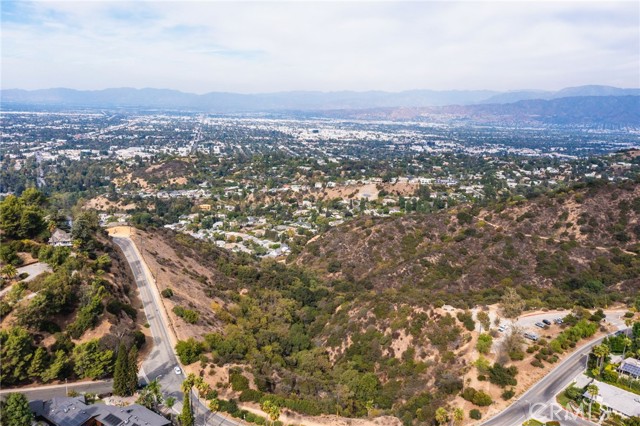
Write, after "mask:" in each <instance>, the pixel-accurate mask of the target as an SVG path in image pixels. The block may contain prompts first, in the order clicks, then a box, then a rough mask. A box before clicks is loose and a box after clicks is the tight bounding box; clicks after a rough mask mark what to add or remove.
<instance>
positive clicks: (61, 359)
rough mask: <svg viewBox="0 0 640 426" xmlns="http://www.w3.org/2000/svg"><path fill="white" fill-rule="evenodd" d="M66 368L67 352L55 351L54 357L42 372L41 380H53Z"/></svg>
mask: <svg viewBox="0 0 640 426" xmlns="http://www.w3.org/2000/svg"><path fill="white" fill-rule="evenodd" d="M66 368H67V354H65V353H64V351H63V350H58V351H56V354H55V358H54V360H53V362H52V363H51V365H49V368H47V370H46V371H45V372H44V373H42V381H43V382H45V383H46V382H49V381H51V380H55V379H57V378H58V377H59V376H60V373H62V372H63V371H64V370H65V369H66Z"/></svg>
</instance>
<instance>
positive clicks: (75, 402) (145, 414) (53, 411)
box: [29, 396, 171, 426]
mask: <svg viewBox="0 0 640 426" xmlns="http://www.w3.org/2000/svg"><path fill="white" fill-rule="evenodd" d="M29 407H30V408H31V411H33V413H34V414H35V415H36V417H40V418H44V419H46V420H48V421H49V422H50V423H53V424H54V425H56V426H82V425H85V424H87V423H88V422H89V421H90V420H91V419H96V420H98V421H99V422H100V423H102V424H104V425H107V426H122V425H137V426H167V425H169V424H171V422H170V421H169V420H167V419H165V418H164V417H162V416H159V415H158V414H156V413H154V412H152V411H150V410H148V409H147V408H145V407H143V406H141V405H137V404H134V405H129V406H126V407H114V406H111V405H102V404H97V405H87V404H85V402H84V397H82V396H79V397H75V398H71V397H57V398H52V399H50V400H48V401H42V400H34V401H30V402H29Z"/></svg>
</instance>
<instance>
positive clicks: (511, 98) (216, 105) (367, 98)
mask: <svg viewBox="0 0 640 426" xmlns="http://www.w3.org/2000/svg"><path fill="white" fill-rule="evenodd" d="M629 95H631V96H640V89H622V88H616V87H610V86H579V87H570V88H565V89H562V90H559V91H555V92H553V91H533V90H523V91H513V92H496V91H490V90H444V91H437V90H409V91H403V92H383V91H367V92H354V91H340V92H315V91H308V92H307V91H294V92H275V93H262V94H239V93H226V92H211V93H206V94H201V95H198V94H194V93H185V92H180V91H177V90H169V89H151V88H146V89H133V88H114V89H104V90H75V89H66V88H55V89H41V90H32V91H28V90H21V89H5V90H1V91H0V102H1V103H2V105H3V108H4V107H9V106H11V105H33V106H46V107H94V108H113V107H116V108H146V109H178V110H191V111H206V112H212V113H216V112H217V113H231V112H269V111H326V110H351V109H370V108H395V107H406V108H421V107H433V106H445V105H463V106H464V105H483V104H508V103H513V102H518V101H523V100H554V99H559V98H566V97H584V96H589V97H593V96H607V97H611V96H615V97H618V96H629Z"/></svg>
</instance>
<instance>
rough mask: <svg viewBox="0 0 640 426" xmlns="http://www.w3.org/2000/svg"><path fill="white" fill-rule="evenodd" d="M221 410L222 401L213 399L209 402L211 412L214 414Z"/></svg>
mask: <svg viewBox="0 0 640 426" xmlns="http://www.w3.org/2000/svg"><path fill="white" fill-rule="evenodd" d="M219 409H220V401H219V400H218V398H213V399H212V400H211V401H209V410H211V411H213V412H214V413H217V412H218V410H219Z"/></svg>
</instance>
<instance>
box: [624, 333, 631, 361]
mask: <svg viewBox="0 0 640 426" xmlns="http://www.w3.org/2000/svg"><path fill="white" fill-rule="evenodd" d="M622 343H623V344H624V349H623V350H622V359H624V356H625V354H626V353H627V347H629V346H631V344H632V343H633V342H632V341H631V339H629V338H628V337H627V336H625V337H623V338H622Z"/></svg>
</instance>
